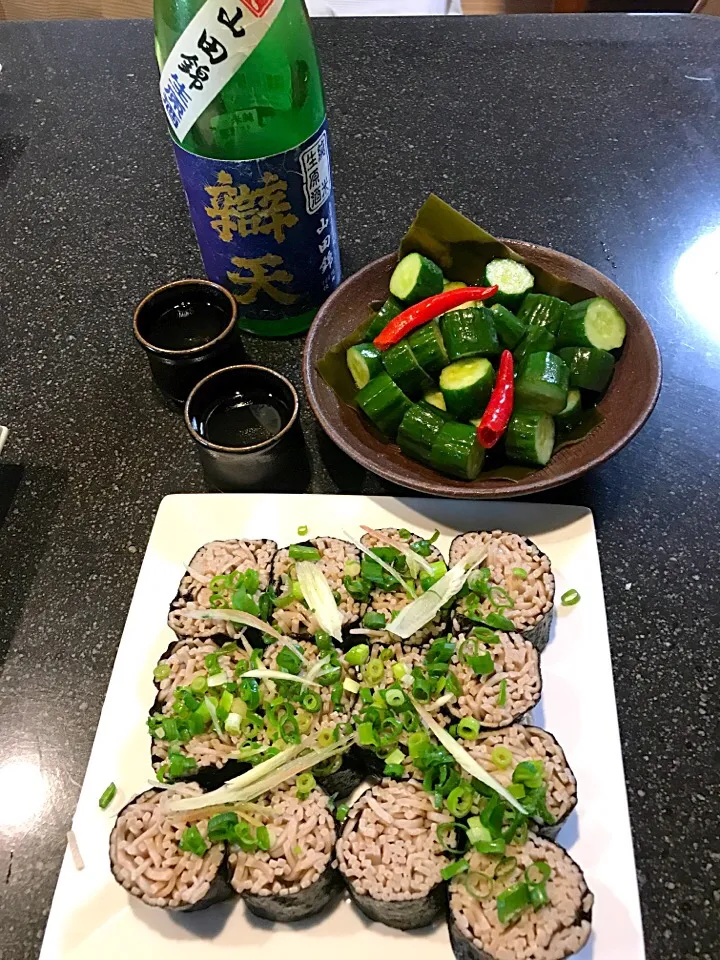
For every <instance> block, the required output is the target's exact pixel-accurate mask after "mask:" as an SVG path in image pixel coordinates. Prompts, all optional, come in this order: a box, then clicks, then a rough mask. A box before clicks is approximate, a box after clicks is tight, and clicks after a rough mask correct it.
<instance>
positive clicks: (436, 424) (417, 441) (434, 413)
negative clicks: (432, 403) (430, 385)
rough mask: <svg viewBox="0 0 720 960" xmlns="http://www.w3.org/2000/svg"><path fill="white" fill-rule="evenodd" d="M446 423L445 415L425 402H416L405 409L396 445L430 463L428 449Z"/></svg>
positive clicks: (406, 452) (411, 455)
mask: <svg viewBox="0 0 720 960" xmlns="http://www.w3.org/2000/svg"><path fill="white" fill-rule="evenodd" d="M445 423H447V420H446V419H445V415H443V414H442V413H440V411H439V410H435V409H433V408H432V407H429V406H428V405H427V404H425V403H416V404H414V405H413V406H412V407H410V409H409V410H408V411H407V413H406V414H405V416H404V417H403V418H402V422H401V424H400V427H399V428H398V432H397V442H398V446H399V447H400V449H401V450H402V452H403V453H404V454H405V455H406V456H408V457H412V459H413V460H418V461H419V462H420V463H426V464H429V463H430V451H431V450H432V445H433V443H434V441H435V437H437V435H438V433H440V431H441V430H442V428H443V426H444V425H445Z"/></svg>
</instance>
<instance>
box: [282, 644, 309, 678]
mask: <svg viewBox="0 0 720 960" xmlns="http://www.w3.org/2000/svg"><path fill="white" fill-rule="evenodd" d="M276 663H277V668H278V670H282V671H283V672H284V673H292V674H294V675H295V676H297V675H298V674H299V673H300V672H301V671H302V668H303V658H302V656H301V655H300V654H299V653H298V652H297V650H294V649H293V648H292V647H290V646H288V645H287V644H285V645H284V646H283V648H282V650H280V652H279V653H278V655H277V659H276Z"/></svg>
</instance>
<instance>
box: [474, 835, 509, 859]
mask: <svg viewBox="0 0 720 960" xmlns="http://www.w3.org/2000/svg"><path fill="white" fill-rule="evenodd" d="M475 849H476V850H477V852H478V853H487V854H490V855H492V856H494V855H495V854H500V855H502V854H503V853H505V841H504V840H503V839H502V838H501V837H498V838H497V840H478V842H477V843H476V844H475Z"/></svg>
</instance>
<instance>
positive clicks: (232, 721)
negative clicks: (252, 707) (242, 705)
mask: <svg viewBox="0 0 720 960" xmlns="http://www.w3.org/2000/svg"><path fill="white" fill-rule="evenodd" d="M241 724H242V717H241V716H240V714H239V713H229V714H228V715H227V720H226V721H225V733H229V734H230V736H231V737H239V736H240V726H241Z"/></svg>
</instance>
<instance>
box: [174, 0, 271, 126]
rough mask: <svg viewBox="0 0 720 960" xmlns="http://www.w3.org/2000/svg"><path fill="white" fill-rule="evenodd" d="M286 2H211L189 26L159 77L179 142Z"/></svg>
mask: <svg viewBox="0 0 720 960" xmlns="http://www.w3.org/2000/svg"><path fill="white" fill-rule="evenodd" d="M284 2H285V0H239V2H238V0H227V2H224V3H223V2H222V0H207V2H206V3H204V4H203V6H202V7H201V8H200V9H199V10H198V12H197V13H196V14H195V16H194V17H193V18H192V20H191V21H190V23H189V24H188V25H187V27H186V28H185V30H184V31H183V33H182V34H181V36H180V38H179V39H178V41H177V43H176V44H175V46H174V47H173V48H172V51H171V52H170V56H169V57H168V58H167V61H166V63H165V66H164V67H163V70H162V74H161V76H160V96H161V98H162V102H163V107H164V108H165V113H166V114H167V118H168V122H169V124H170V126H171V128H172V130H173V133H174V134H175V136H176V137H177V139H178V140H179V141H180V142H181V143H182V141H183V140H184V139H185V137H186V136H187V134H188V132H189V131H190V129H191V128H192V126H193V124H194V123H195V121H196V120H197V119H198V117H199V116H200V114H201V113H202V112H203V110H205V108H206V107H207V106H208V105H209V104H210V103H211V102H212V101H213V100H214V99H215V97H216V96H217V95H218V93H220V91H221V90H222V88H223V87H224V86H225V84H226V83H227V82H228V81H229V80H230V79H231V78H232V77H233V75H234V74H235V73H236V72H237V70H238V69H239V68H240V67H241V66H242V64H243V63H244V62H245V60H247V58H248V57H249V56H250V54H251V53H252V52H253V50H254V49H255V47H257V45H258V44H259V43H260V42H261V40H262V39H263V37H264V36H265V34H266V33H267V32H268V30H269V29H270V27H271V26H272V24H273V22H274V20H275V17H277V15H278V13H279V12H280V10H281V9H282V6H283V4H284Z"/></svg>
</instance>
